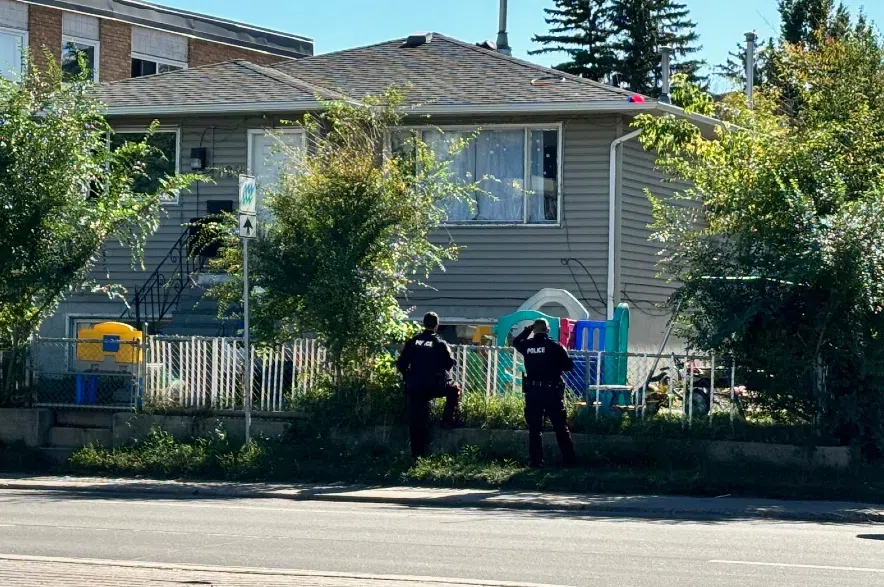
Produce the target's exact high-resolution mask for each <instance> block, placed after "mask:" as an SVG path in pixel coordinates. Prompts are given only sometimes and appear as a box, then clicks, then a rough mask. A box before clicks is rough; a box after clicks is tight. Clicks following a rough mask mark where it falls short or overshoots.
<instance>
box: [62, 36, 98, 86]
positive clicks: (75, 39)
mask: <svg viewBox="0 0 884 587" xmlns="http://www.w3.org/2000/svg"><path fill="white" fill-rule="evenodd" d="M68 43H76V44H77V45H90V46H91V47H93V48H94V49H95V67H93V68H92V81H94V82H95V83H98V70H99V69H100V65H99V64H100V63H101V41H96V40H95V39H84V38H83V37H72V36H70V35H62V36H61V51H62V55H64V47H65V45H67V44H68Z"/></svg>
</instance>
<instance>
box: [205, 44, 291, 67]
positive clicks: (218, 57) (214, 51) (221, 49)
mask: <svg viewBox="0 0 884 587" xmlns="http://www.w3.org/2000/svg"><path fill="white" fill-rule="evenodd" d="M188 54H189V57H190V63H189V65H190V67H199V66H200V65H211V64H213V63H221V62H222V61H230V60H231V59H245V60H247V61H251V62H252V63H257V64H259V65H270V64H271V63H279V62H280V61H285V60H286V58H285V57H282V56H280V55H269V54H267V53H259V52H258V51H250V50H248V49H241V48H239V47H231V46H230V45H221V44H218V43H212V42H211V41H204V40H202V39H193V38H192V39H190V45H189V47H188Z"/></svg>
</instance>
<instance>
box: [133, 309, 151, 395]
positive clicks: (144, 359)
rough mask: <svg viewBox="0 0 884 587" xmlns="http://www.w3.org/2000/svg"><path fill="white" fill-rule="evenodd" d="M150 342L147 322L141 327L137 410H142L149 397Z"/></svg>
mask: <svg viewBox="0 0 884 587" xmlns="http://www.w3.org/2000/svg"><path fill="white" fill-rule="evenodd" d="M149 341H150V335H149V334H148V331H147V322H145V323H144V324H142V325H141V344H140V345H139V346H140V347H141V348H140V350H141V357H139V358H140V360H139V361H138V370H139V373H138V386H137V387H136V389H137V390H138V391H137V393H138V395H137V396H136V398H135V409H136V410H141V409H142V407H143V406H144V398H145V397H146V396H147V397H149V395H148V394H149V391H148V389H147V386H148V376H147V365H148V353H149V352H150V345H149V344H148V343H149Z"/></svg>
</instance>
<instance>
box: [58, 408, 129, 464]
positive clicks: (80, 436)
mask: <svg viewBox="0 0 884 587" xmlns="http://www.w3.org/2000/svg"><path fill="white" fill-rule="evenodd" d="M87 444H97V445H98V446H104V447H108V448H109V447H112V446H113V444H114V433H113V413H112V412H105V411H100V410H55V412H54V421H53V425H52V427H51V428H49V430H48V431H47V432H46V436H45V441H44V446H43V447H42V450H43V453H44V454H45V455H46V456H47V457H48V458H49V459H50V460H51V461H52V462H54V463H56V464H64V463H66V462H67V460H68V459H69V458H70V457H71V455H72V454H74V452H75V451H77V450H78V449H80V448H82V447H84V446H86V445H87Z"/></svg>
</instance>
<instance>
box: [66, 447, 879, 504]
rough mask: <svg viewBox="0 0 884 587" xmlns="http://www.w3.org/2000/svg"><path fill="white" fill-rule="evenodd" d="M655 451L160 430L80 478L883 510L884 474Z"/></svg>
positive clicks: (98, 455) (83, 453) (76, 465)
mask: <svg viewBox="0 0 884 587" xmlns="http://www.w3.org/2000/svg"><path fill="white" fill-rule="evenodd" d="M652 447H653V445H652V444H649V445H648V447H647V448H648V450H646V451H643V455H644V456H643V457H642V458H634V455H625V456H624V458H618V456H617V455H611V454H599V453H593V454H588V455H582V457H583V462H582V466H580V467H576V468H573V469H558V468H555V467H550V468H545V469H541V470H532V469H529V468H528V467H527V465H526V462H525V461H524V460H523V459H522V458H521V457H515V456H513V455H507V454H505V453H503V454H502V453H499V452H498V453H495V452H492V451H489V450H480V449H478V448H475V447H464V448H462V449H461V450H460V451H459V452H458V453H456V454H443V455H435V456H432V457H429V458H425V459H418V460H417V461H414V460H412V459H411V458H409V457H408V456H407V455H406V454H405V453H402V452H396V451H391V450H389V449H388V448H385V447H382V446H372V445H355V444H352V443H351V444H343V443H337V442H334V441H332V440H330V439H329V438H328V437H326V436H325V435H323V434H318V433H317V432H316V431H315V430H313V431H307V432H303V431H302V432H300V433H294V432H293V433H292V434H291V435H290V436H288V437H285V438H280V439H259V440H256V441H254V442H252V443H250V444H249V445H247V446H238V445H237V444H235V443H233V442H232V441H231V440H230V439H229V438H228V437H227V436H226V435H225V434H224V433H223V432H222V431H220V430H219V431H216V432H215V433H213V434H211V435H209V436H208V437H206V438H200V439H194V440H191V441H187V442H177V441H175V440H174V439H173V438H172V437H171V435H170V434H168V433H167V432H163V431H160V430H154V431H152V432H151V434H150V435H149V436H148V437H147V438H146V439H145V440H144V441H142V442H139V443H133V444H131V445H129V446H125V447H122V448H117V449H113V450H109V449H102V448H97V447H86V448H84V449H82V450H80V451H79V452H77V453H76V454H75V455H74V456H73V458H72V459H71V462H70V466H71V470H72V472H75V473H81V474H104V475H123V476H126V475H144V476H149V477H155V478H190V479H222V480H232V481H275V482H304V483H310V482H320V483H322V482H333V481H337V482H346V483H367V484H373V485H391V484H412V485H428V486H436V487H439V486H442V487H478V488H506V489H522V490H545V491H568V492H599V493H624V494H626V493H629V494H636V493H671V494H684V495H706V496H709V495H713V496H714V495H723V494H731V495H751V496H764V497H771V498H788V499H798V498H804V499H854V500H862V501H875V502H884V472H882V470H881V469H880V468H871V467H870V468H865V469H862V470H860V471H852V472H846V471H829V470H810V469H804V468H797V467H792V468H783V467H778V468H773V467H765V466H757V465H754V464H753V465H752V466H751V467H734V466H733V465H726V464H720V465H716V464H713V463H709V462H706V461H705V460H704V459H702V458H701V457H700V456H699V454H692V453H691V452H690V451H687V452H681V453H679V454H678V455H672V454H671V453H667V452H666V451H662V450H660V451H655V450H653V449H652Z"/></svg>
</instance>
